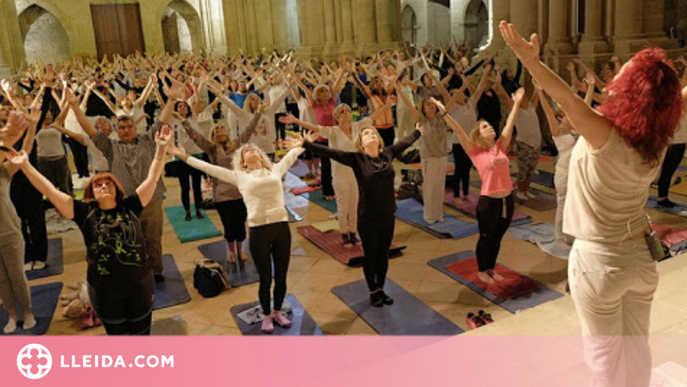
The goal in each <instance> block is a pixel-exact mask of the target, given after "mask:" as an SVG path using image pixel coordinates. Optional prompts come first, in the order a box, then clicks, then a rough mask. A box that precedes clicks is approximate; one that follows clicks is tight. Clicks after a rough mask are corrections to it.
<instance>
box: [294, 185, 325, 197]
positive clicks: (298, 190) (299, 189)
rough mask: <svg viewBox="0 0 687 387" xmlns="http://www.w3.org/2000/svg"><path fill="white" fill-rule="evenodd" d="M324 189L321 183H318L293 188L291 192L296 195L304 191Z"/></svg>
mask: <svg viewBox="0 0 687 387" xmlns="http://www.w3.org/2000/svg"><path fill="white" fill-rule="evenodd" d="M320 189H322V186H321V185H318V186H317V187H309V186H308V187H299V188H291V189H290V190H289V192H291V193H292V194H294V195H302V194H304V193H309V192H315V191H317V190H320Z"/></svg>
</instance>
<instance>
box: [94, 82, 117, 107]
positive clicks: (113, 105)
mask: <svg viewBox="0 0 687 387" xmlns="http://www.w3.org/2000/svg"><path fill="white" fill-rule="evenodd" d="M91 92H92V93H93V94H95V95H97V96H98V98H100V99H102V100H103V102H105V105H107V107H108V108H109V109H110V110H112V112H114V111H115V110H117V106H115V104H113V103H112V101H110V99H109V98H107V96H105V95H103V94H102V93H101V92H100V91H98V88H97V87H93V88H91Z"/></svg>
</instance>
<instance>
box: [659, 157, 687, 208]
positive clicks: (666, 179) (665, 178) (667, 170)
mask: <svg viewBox="0 0 687 387" xmlns="http://www.w3.org/2000/svg"><path fill="white" fill-rule="evenodd" d="M684 156H685V144H672V145H671V146H669V147H668V151H667V152H666V158H665V159H663V166H662V167H661V177H659V178H658V197H659V198H667V197H668V191H669V190H670V182H671V180H672V179H673V174H675V171H677V167H679V166H680V162H681V161H682V158H683V157H684Z"/></svg>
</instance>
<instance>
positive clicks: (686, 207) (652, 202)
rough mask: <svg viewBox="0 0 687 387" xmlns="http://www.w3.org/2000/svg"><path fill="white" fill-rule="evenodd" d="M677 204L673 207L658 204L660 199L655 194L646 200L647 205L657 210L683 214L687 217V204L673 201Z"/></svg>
mask: <svg viewBox="0 0 687 387" xmlns="http://www.w3.org/2000/svg"><path fill="white" fill-rule="evenodd" d="M673 203H675V204H676V206H675V207H673V208H666V207H661V206H659V205H658V199H657V198H656V197H655V196H650V197H649V200H647V202H646V206H647V207H649V208H653V209H654V210H656V211H661V212H666V213H668V214H673V215H678V216H682V217H683V218H687V204H685V203H680V202H676V201H673Z"/></svg>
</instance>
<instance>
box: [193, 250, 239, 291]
mask: <svg viewBox="0 0 687 387" xmlns="http://www.w3.org/2000/svg"><path fill="white" fill-rule="evenodd" d="M193 287H194V288H196V290H198V293H200V295H201V296H203V297H204V298H212V297H216V296H218V295H219V294H220V293H222V292H223V291H225V290H226V289H229V287H230V285H229V282H228V281H227V274H226V272H225V271H224V268H223V267H222V265H220V264H219V263H217V262H215V261H213V260H212V259H201V260H198V261H196V269H195V270H194V271H193Z"/></svg>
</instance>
